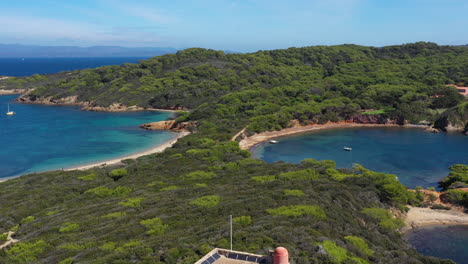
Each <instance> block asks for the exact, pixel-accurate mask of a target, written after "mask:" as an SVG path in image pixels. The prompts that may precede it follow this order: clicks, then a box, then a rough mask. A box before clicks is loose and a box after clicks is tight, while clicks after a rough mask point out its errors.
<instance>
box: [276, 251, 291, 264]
mask: <svg viewBox="0 0 468 264" xmlns="http://www.w3.org/2000/svg"><path fill="white" fill-rule="evenodd" d="M273 264H289V253H288V250H287V249H285V248H284V247H277V248H276V249H275V252H274V253H273Z"/></svg>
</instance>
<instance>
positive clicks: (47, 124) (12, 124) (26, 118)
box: [0, 58, 175, 178]
mask: <svg viewBox="0 0 468 264" xmlns="http://www.w3.org/2000/svg"><path fill="white" fill-rule="evenodd" d="M140 59H144V58H24V60H23V59H22V58H0V75H7V76H29V75H32V74H36V73H37V74H47V73H55V72H59V71H69V70H77V69H85V68H94V67H99V66H104V65H114V64H116V65H118V64H122V63H137V62H138V60H140ZM15 98H16V96H10V95H9V96H0V178H5V177H11V176H17V175H21V174H25V173H31V172H37V171H45V170H55V169H61V168H69V167H74V166H79V165H84V164H89V163H95V162H98V161H105V160H109V159H114V158H119V157H122V156H127V155H130V154H133V153H136V152H140V151H143V150H146V149H149V148H151V147H154V146H155V145H159V144H162V143H164V142H166V141H168V140H171V139H172V138H174V137H175V134H173V133H170V132H156V131H146V130H143V129H140V128H139V127H138V125H140V124H142V123H146V122H153V121H160V120H165V119H167V118H168V117H169V114H168V113H162V112H153V111H149V112H129V113H98V112H86V111H80V110H79V108H77V107H61V106H43V105H23V104H16V103H15V102H14V99H15ZM8 103H10V106H11V108H12V110H14V111H15V112H16V113H17V114H16V115H15V116H6V115H5V112H6V111H7V104H8Z"/></svg>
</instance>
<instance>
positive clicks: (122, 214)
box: [102, 212, 127, 219]
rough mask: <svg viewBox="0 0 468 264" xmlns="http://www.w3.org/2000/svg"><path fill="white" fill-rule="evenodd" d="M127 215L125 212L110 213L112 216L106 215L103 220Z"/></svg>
mask: <svg viewBox="0 0 468 264" xmlns="http://www.w3.org/2000/svg"><path fill="white" fill-rule="evenodd" d="M126 215H127V213H125V212H115V213H110V214H106V215H103V216H102V217H103V218H111V219H112V218H120V217H124V216H126Z"/></svg>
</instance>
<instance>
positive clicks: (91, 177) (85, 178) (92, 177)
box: [78, 172, 96, 181]
mask: <svg viewBox="0 0 468 264" xmlns="http://www.w3.org/2000/svg"><path fill="white" fill-rule="evenodd" d="M78 179H80V180H83V181H93V180H95V179H96V173H94V172H93V173H89V174H86V175H84V176H80V177H78Z"/></svg>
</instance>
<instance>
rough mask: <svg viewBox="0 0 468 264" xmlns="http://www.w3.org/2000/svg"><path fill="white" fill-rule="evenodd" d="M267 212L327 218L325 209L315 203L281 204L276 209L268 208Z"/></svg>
mask: <svg viewBox="0 0 468 264" xmlns="http://www.w3.org/2000/svg"><path fill="white" fill-rule="evenodd" d="M267 212H268V213H270V214H272V215H281V216H290V217H299V216H304V215H307V216H313V217H315V218H317V219H320V220H323V219H326V218H327V215H326V214H325V211H324V210H323V209H322V208H321V207H320V206H317V205H290V206H281V207H278V208H276V209H268V210H267Z"/></svg>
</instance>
